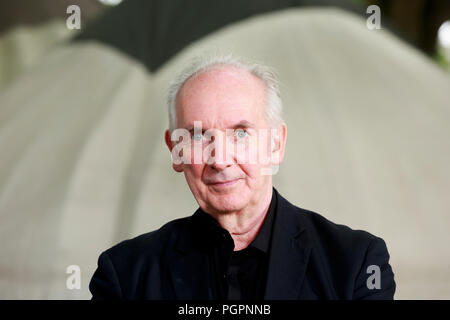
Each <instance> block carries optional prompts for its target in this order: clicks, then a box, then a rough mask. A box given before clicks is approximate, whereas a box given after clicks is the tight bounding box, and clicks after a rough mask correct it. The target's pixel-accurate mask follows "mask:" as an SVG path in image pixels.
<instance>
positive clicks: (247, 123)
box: [185, 120, 255, 132]
mask: <svg viewBox="0 0 450 320" xmlns="http://www.w3.org/2000/svg"><path fill="white" fill-rule="evenodd" d="M254 127H255V125H254V124H253V123H251V122H250V121H247V120H241V121H239V122H238V123H236V124H234V125H232V126H231V127H230V128H229V129H238V128H254ZM185 129H186V130H187V131H190V132H191V131H194V125H193V124H191V125H188V126H186V127H185ZM206 130H207V129H205V128H203V127H202V131H203V132H204V131H206Z"/></svg>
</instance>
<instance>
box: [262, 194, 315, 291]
mask: <svg viewBox="0 0 450 320" xmlns="http://www.w3.org/2000/svg"><path fill="white" fill-rule="evenodd" d="M275 192H276V195H277V197H278V203H277V214H276V218H275V221H274V229H273V235H272V245H271V251H270V252H271V253H270V258H269V266H268V272H267V273H268V274H267V285H266V290H265V295H264V299H265V300H292V299H298V297H299V294H300V289H301V286H302V283H303V280H304V278H305V272H306V267H307V264H308V261H309V256H310V253H311V248H312V245H311V242H310V240H309V239H308V236H307V232H306V230H305V226H304V225H303V224H302V223H301V217H300V216H299V215H298V214H297V213H296V212H295V210H296V209H295V207H294V206H293V205H292V204H290V203H289V202H288V201H287V200H286V199H284V198H283V197H281V196H280V194H279V193H278V192H277V191H276V190H275Z"/></svg>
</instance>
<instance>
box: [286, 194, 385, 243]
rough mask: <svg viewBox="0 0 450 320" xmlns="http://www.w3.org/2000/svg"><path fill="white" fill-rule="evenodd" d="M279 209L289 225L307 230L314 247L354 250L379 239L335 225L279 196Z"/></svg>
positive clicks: (360, 231) (362, 231)
mask: <svg viewBox="0 0 450 320" xmlns="http://www.w3.org/2000/svg"><path fill="white" fill-rule="evenodd" d="M279 201H280V205H279V209H280V210H281V211H283V214H285V215H286V217H287V223H286V224H288V223H292V224H296V225H297V226H298V227H299V228H300V229H301V230H305V231H306V233H307V234H308V238H309V240H310V241H311V242H312V243H313V245H314V246H319V247H331V248H333V249H337V248H347V249H353V248H355V247H367V246H368V245H369V244H370V242H372V241H374V240H376V239H377V238H378V237H377V236H375V235H373V234H371V233H369V232H367V231H364V230H358V229H352V228H350V227H349V226H347V225H344V224H338V223H335V222H333V221H331V220H329V219H327V218H325V217H324V216H323V215H321V214H319V213H317V212H314V211H311V210H307V209H304V208H301V207H298V206H297V205H294V204H292V203H290V202H289V201H288V200H286V199H285V198H283V197H282V196H279Z"/></svg>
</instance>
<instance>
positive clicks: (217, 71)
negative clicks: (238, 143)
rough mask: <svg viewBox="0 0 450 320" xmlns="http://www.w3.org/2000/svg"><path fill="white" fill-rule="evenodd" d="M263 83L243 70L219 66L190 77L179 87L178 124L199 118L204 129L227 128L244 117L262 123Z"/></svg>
mask: <svg viewBox="0 0 450 320" xmlns="http://www.w3.org/2000/svg"><path fill="white" fill-rule="evenodd" d="M265 101H266V87H265V84H264V83H263V81H262V80H260V79H259V78H258V77H256V76H255V75H253V74H251V73H250V72H249V71H247V70H243V69H239V68H236V67H230V66H222V67H214V68H213V69H210V70H207V71H204V72H202V73H200V74H198V75H195V76H194V77H192V78H190V79H189V80H188V81H187V82H186V83H185V84H184V85H183V86H182V88H181V90H180V92H179V94H178V97H177V103H176V112H177V119H178V127H184V128H187V127H190V126H192V125H193V123H194V121H201V122H202V126H203V128H205V129H208V128H229V127H232V126H234V125H235V124H237V123H239V122H242V121H246V122H248V123H252V124H254V125H255V126H262V125H264V122H265V121H266V118H265V116H264V115H265Z"/></svg>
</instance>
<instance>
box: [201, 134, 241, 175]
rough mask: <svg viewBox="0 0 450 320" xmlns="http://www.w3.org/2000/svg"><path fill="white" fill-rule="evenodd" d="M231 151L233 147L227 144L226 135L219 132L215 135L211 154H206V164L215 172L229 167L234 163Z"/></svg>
mask: <svg viewBox="0 0 450 320" xmlns="http://www.w3.org/2000/svg"><path fill="white" fill-rule="evenodd" d="M233 151H234V146H233V145H232V144H231V143H228V144H227V137H226V135H225V134H223V132H221V131H220V132H219V133H215V135H214V142H213V145H212V149H211V152H208V154H209V158H208V159H207V160H208V161H207V164H208V165H209V166H210V167H211V168H213V169H215V170H217V171H222V170H224V169H226V168H228V167H231V166H232V165H233V164H234V163H235V161H234V155H233V153H234V152H233Z"/></svg>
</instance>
